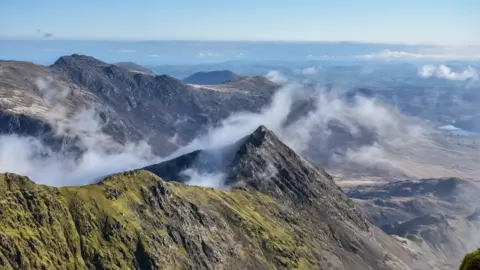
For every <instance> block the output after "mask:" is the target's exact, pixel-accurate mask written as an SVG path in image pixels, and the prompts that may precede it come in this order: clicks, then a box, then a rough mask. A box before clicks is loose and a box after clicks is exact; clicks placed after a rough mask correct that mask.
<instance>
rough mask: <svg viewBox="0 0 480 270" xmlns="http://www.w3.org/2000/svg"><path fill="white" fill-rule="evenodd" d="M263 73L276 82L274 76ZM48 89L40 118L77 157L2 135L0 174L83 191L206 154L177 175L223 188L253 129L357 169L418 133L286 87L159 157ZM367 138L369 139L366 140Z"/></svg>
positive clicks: (367, 103)
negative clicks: (113, 177) (118, 137)
mask: <svg viewBox="0 0 480 270" xmlns="http://www.w3.org/2000/svg"><path fill="white" fill-rule="evenodd" d="M269 74H270V75H272V74H275V76H277V77H278V75H279V74H280V73H276V72H270V73H269ZM282 76H283V75H282ZM54 84H55V82H54V81H53V80H52V79H51V78H44V79H39V80H37V89H38V91H39V93H41V96H42V97H43V98H44V102H45V103H46V104H49V107H50V108H51V109H50V110H49V111H48V112H46V113H45V114H44V115H42V117H43V118H44V119H47V121H48V122H49V123H51V125H52V126H53V130H54V133H55V136H56V137H57V138H63V139H65V140H66V142H68V143H70V144H72V145H73V146H74V147H73V148H74V149H76V150H72V148H71V147H70V148H69V147H64V148H62V149H61V150H54V149H52V147H51V146H50V145H47V144H45V142H44V141H43V140H42V138H33V137H22V136H17V135H2V136H0V171H2V172H14V173H19V174H23V175H27V176H30V177H31V178H32V179H33V180H34V181H36V182H38V183H42V184H48V185H54V186H64V185H82V184H88V183H92V182H94V181H98V180H99V179H101V178H102V177H104V176H106V175H109V174H112V173H116V172H121V171H125V170H131V169H136V168H140V167H143V166H146V165H149V164H153V163H157V162H159V161H161V160H167V159H170V158H173V157H177V156H179V155H182V154H186V153H189V152H192V151H195V150H198V149H207V151H203V152H202V157H201V158H199V159H198V161H196V163H195V164H194V166H193V167H192V168H190V170H185V171H183V172H182V173H181V174H182V176H183V177H185V178H186V179H187V184H191V185H200V186H209V187H217V188H225V186H224V180H225V175H226V173H227V172H226V171H225V170H224V168H225V166H226V165H227V164H226V163H225V162H228V161H230V160H231V158H232V157H231V156H230V155H231V154H232V152H233V151H234V150H235V149H234V147H235V146H232V144H234V143H235V142H237V141H238V140H240V139H241V138H243V137H245V136H247V135H249V134H251V133H252V132H253V131H254V130H255V129H256V128H257V127H258V126H260V125H265V126H267V128H269V129H270V130H272V131H273V132H274V133H275V134H277V136H279V138H280V139H281V140H282V141H284V142H285V143H286V144H287V145H288V146H290V147H291V148H293V149H294V150H296V151H297V152H299V153H302V154H305V155H307V156H309V155H311V154H312V153H326V154H328V155H329V156H328V159H332V160H335V161H338V162H345V163H348V162H355V163H357V164H361V165H364V166H372V164H380V163H381V164H388V158H389V156H388V155H387V154H386V153H387V152H388V149H389V147H390V146H392V145H393V146H402V147H406V146H408V144H409V142H410V141H412V140H415V138H416V137H418V136H420V135H419V134H421V128H418V129H417V126H416V125H415V124H412V123H410V122H409V121H406V120H405V119H404V118H405V117H404V116H402V115H400V114H399V113H398V112H397V111H396V110H395V109H394V108H392V107H390V106H388V105H386V104H383V103H381V102H378V101H376V100H373V99H367V98H362V97H358V98H355V100H354V102H352V101H347V100H345V99H344V98H342V97H341V96H340V95H339V94H338V93H336V92H328V93H327V92H325V91H318V92H315V93H312V92H308V91H306V90H305V89H303V87H302V86H301V85H299V84H295V83H288V84H286V85H284V86H283V87H282V88H281V89H279V90H278V91H277V92H276V93H275V94H274V96H273V97H272V100H271V103H270V104H269V105H268V106H266V107H264V108H263V109H261V110H260V111H259V112H257V113H254V112H239V113H234V114H232V115H231V116H229V117H227V118H226V119H224V120H223V121H221V122H220V123H218V124H216V125H215V126H213V127H211V128H209V129H208V130H207V132H205V133H203V134H201V135H200V136H198V137H197V138H196V139H194V140H193V141H191V142H190V143H189V144H187V145H186V146H184V147H182V148H180V149H178V150H177V151H175V152H174V153H172V154H171V155H169V156H168V157H165V158H158V157H155V156H153V155H152V153H151V149H150V147H149V145H148V144H147V143H145V142H143V141H140V142H127V143H124V144H121V143H119V142H117V141H115V140H114V139H113V138H112V137H110V136H109V135H108V134H106V133H105V132H103V129H104V124H105V122H104V121H102V119H101V118H100V117H99V114H98V110H100V109H101V108H97V107H95V106H94V105H93V106H91V107H84V108H77V109H76V110H75V111H72V110H71V108H70V107H66V106H63V104H68V101H67V100H65V99H67V98H68V96H69V94H70V90H69V89H62V87H61V86H54ZM295 104H297V105H298V104H301V106H299V107H300V108H301V109H303V108H304V107H308V106H310V107H311V109H310V110H307V111H306V112H299V111H298V108H299V107H298V106H295ZM308 104H310V105H308ZM307 105H308V106H307ZM107 109H108V108H107ZM338 129H341V130H343V131H342V132H343V133H347V134H348V136H347V137H348V138H350V137H351V138H353V141H351V140H350V141H343V139H342V137H341V136H343V135H342V134H343V133H338ZM365 130H367V131H368V132H366V131H365ZM365 133H366V134H365ZM368 136H372V137H373V139H365V137H367V138H368ZM338 138H340V139H342V140H340V141H338ZM172 140H175V138H172ZM335 140H337V141H335ZM332 142H335V143H333V144H332ZM337 149H344V151H343V153H342V154H341V156H340V159H338V156H336V155H334V153H336V152H338V151H337ZM345 149H346V150H345ZM312 151H314V152H312ZM266 159H268V158H266ZM386 160H387V161H386ZM276 173H277V172H276V168H275V166H273V164H266V165H265V171H264V174H265V175H263V176H265V177H272V176H274V175H275V174H276Z"/></svg>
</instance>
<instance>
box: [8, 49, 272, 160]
mask: <svg viewBox="0 0 480 270" xmlns="http://www.w3.org/2000/svg"><path fill="white" fill-rule="evenodd" d="M0 66H1V68H2V73H1V74H0V78H1V80H0V97H1V98H0V105H1V106H0V125H1V126H0V131H1V132H2V133H12V132H14V133H16V134H23V135H34V136H37V137H38V136H39V134H38V133H41V137H45V138H46V140H47V141H54V140H60V142H59V143H57V144H58V145H62V141H64V138H60V139H58V138H59V137H61V136H60V135H59V134H53V133H55V132H53V130H55V129H56V126H58V125H59V121H60V123H65V122H68V120H69V119H72V115H74V114H75V113H78V112H79V111H84V110H85V109H93V110H94V113H92V114H93V115H95V116H98V117H96V118H98V119H96V121H97V120H98V121H97V122H99V125H100V126H101V129H102V131H103V132H104V133H106V134H108V135H109V136H111V137H112V138H113V139H114V141H116V142H119V143H125V142H127V141H130V142H135V141H139V140H142V139H146V140H147V141H148V143H149V144H150V145H152V146H153V148H154V150H155V152H157V153H158V154H161V155H166V154H168V153H171V152H172V151H173V150H174V149H176V148H178V145H184V144H186V143H187V142H189V141H191V140H192V139H193V138H195V137H196V136H198V134H200V133H202V132H204V131H205V128H206V127H207V126H209V125H213V124H216V123H218V122H219V121H220V120H222V119H224V118H225V117H227V116H228V115H230V114H231V113H233V112H237V111H245V110H246V111H258V110H259V109H260V108H261V107H263V106H264V105H266V104H268V102H269V100H270V98H271V96H272V95H273V93H274V92H275V90H276V89H277V88H278V85H276V84H274V83H272V82H267V81H266V79H264V80H262V81H261V82H260V84H255V82H253V83H252V81H248V83H247V84H243V85H247V86H248V87H250V88H249V89H243V90H244V91H236V90H235V89H234V88H233V86H232V87H230V84H228V83H227V84H225V85H224V89H222V90H221V91H219V90H218V89H214V88H208V87H193V86H190V85H188V84H186V83H184V82H182V81H180V80H177V79H175V78H173V77H169V76H166V75H159V76H156V75H155V76H154V75H149V74H144V73H138V72H132V71H130V70H127V69H125V68H122V67H118V66H116V65H112V64H108V63H105V62H102V61H100V60H98V59H95V58H93V57H89V56H84V55H77V54H74V55H70V56H64V57H61V58H59V59H58V60H57V61H56V62H55V63H54V64H53V65H52V66H50V67H45V66H40V65H36V64H33V63H27V62H16V61H0ZM243 80H249V77H245V78H244V79H243ZM236 83H237V84H238V83H239V82H236ZM240 83H241V82H240ZM60 109H61V110H60ZM59 111H61V113H60V114H59ZM70 122H71V121H70ZM70 124H71V125H73V124H74V123H70ZM62 130H65V129H62ZM68 130H71V129H68ZM63 135H65V134H63ZM67 137H68V136H67ZM74 137H75V136H74ZM77 137H78V136H77Z"/></svg>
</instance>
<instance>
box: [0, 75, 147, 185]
mask: <svg viewBox="0 0 480 270" xmlns="http://www.w3.org/2000/svg"><path fill="white" fill-rule="evenodd" d="M53 84H54V81H53V80H52V79H51V78H46V79H38V80H37V81H36V86H37V89H38V91H39V92H40V94H41V95H42V97H43V99H44V102H45V103H46V104H48V105H49V107H51V109H50V110H49V111H47V112H46V113H44V114H43V115H40V117H43V118H44V119H46V120H47V121H48V122H49V123H51V125H52V127H53V131H54V133H55V136H57V137H58V138H62V139H65V140H67V141H69V144H72V145H73V146H75V148H76V149H78V150H80V152H77V151H72V149H69V148H68V147H67V148H64V146H62V147H61V149H60V150H53V149H52V148H51V147H50V146H49V145H47V144H45V143H44V142H43V141H42V140H41V138H34V137H30V136H19V135H15V134H9V135H0V172H13V173H17V174H21V175H26V176H29V177H31V178H32V180H33V181H35V182H37V183H40V184H47V185H52V186H65V185H84V184H89V183H92V182H94V181H96V180H99V179H100V178H101V177H103V176H106V175H109V174H112V173H116V172H121V171H125V170H131V169H136V168H139V167H142V166H145V165H148V164H150V163H151V162H153V161H152V160H153V156H152V154H151V149H150V147H149V145H148V144H147V143H146V142H144V141H140V142H127V143H125V144H120V143H118V142H116V141H115V140H114V139H113V138H111V137H110V136H109V135H108V134H106V133H104V132H103V130H102V128H103V122H102V120H101V118H100V116H99V115H98V114H97V111H96V110H95V108H93V107H92V108H81V109H79V110H77V111H70V110H69V108H67V107H64V106H63V104H64V103H66V102H63V100H64V99H65V98H66V97H67V96H68V95H69V93H70V89H61V88H58V87H53V86H52V85H53Z"/></svg>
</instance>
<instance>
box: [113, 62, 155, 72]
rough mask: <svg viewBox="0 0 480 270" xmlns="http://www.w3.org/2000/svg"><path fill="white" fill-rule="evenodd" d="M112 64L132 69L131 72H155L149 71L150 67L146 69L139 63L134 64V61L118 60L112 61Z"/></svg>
mask: <svg viewBox="0 0 480 270" xmlns="http://www.w3.org/2000/svg"><path fill="white" fill-rule="evenodd" d="M114 65H116V66H119V67H121V68H125V69H128V70H130V71H133V72H139V73H143V74H150V75H155V73H154V72H153V71H151V70H150V69H148V68H146V67H144V66H141V65H139V64H136V63H134V62H118V63H114Z"/></svg>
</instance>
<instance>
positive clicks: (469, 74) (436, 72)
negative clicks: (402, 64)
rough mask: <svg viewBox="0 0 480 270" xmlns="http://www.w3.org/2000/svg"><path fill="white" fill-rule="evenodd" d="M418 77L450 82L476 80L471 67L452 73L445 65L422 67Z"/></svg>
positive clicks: (475, 72)
mask: <svg viewBox="0 0 480 270" xmlns="http://www.w3.org/2000/svg"><path fill="white" fill-rule="evenodd" d="M418 75H420V77H422V78H431V77H435V78H440V79H446V80H452V81H466V80H476V79H478V72H477V70H476V69H475V68H473V67H472V66H468V67H467V68H466V69H464V70H463V71H460V72H455V71H453V70H452V69H451V68H450V67H448V66H446V65H439V66H434V65H424V66H422V67H421V68H420V70H419V71H418Z"/></svg>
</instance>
